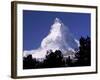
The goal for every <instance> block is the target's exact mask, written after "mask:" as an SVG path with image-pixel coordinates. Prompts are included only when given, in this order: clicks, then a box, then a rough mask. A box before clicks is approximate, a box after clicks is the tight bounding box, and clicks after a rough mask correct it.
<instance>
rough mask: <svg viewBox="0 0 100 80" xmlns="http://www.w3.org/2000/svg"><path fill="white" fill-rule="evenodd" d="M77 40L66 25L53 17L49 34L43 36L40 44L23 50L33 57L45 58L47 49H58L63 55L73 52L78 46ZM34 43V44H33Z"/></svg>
mask: <svg viewBox="0 0 100 80" xmlns="http://www.w3.org/2000/svg"><path fill="white" fill-rule="evenodd" d="M78 42H79V41H78V40H77V39H76V38H74V36H73V35H72V33H71V32H70V31H69V29H68V27H67V26H65V25H64V24H63V22H62V21H61V20H60V19H59V18H55V20H54V23H53V25H52V26H51V29H50V32H49V34H48V35H47V36H46V37H45V38H43V40H42V41H41V45H40V47H39V48H38V49H36V50H31V51H24V55H25V54H27V53H28V54H32V57H33V58H45V55H46V52H47V51H48V50H52V51H55V50H60V51H61V52H62V53H63V54H64V55H67V53H68V55H69V52H70V53H74V49H77V48H78V47H79V43H78ZM33 45H34V44H33Z"/></svg>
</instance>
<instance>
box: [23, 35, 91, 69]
mask: <svg viewBox="0 0 100 80" xmlns="http://www.w3.org/2000/svg"><path fill="white" fill-rule="evenodd" d="M79 42H80V47H79V49H78V50H76V53H75V57H74V58H73V59H72V58H71V57H70V56H68V57H66V58H64V56H63V53H62V52H61V51H60V50H56V51H55V52H53V51H52V50H51V51H50V52H49V53H48V51H47V54H46V56H45V59H44V60H43V61H38V60H37V59H35V58H32V55H28V56H27V57H24V58H23V69H36V68H55V67H74V66H90V65H91V40H90V37H87V38H84V37H81V38H80V40H79Z"/></svg>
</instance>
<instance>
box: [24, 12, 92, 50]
mask: <svg viewBox="0 0 100 80" xmlns="http://www.w3.org/2000/svg"><path fill="white" fill-rule="evenodd" d="M56 17H58V18H60V20H62V22H63V23H64V24H65V25H66V26H67V27H68V28H69V30H70V32H72V34H73V35H74V37H75V38H77V39H79V38H80V37H81V36H84V37H86V36H90V34H91V33H90V27H91V25H90V24H91V23H90V20H91V15H90V14H89V13H68V12H47V11H31V10H23V50H32V49H37V48H38V47H39V46H40V44H41V41H42V39H43V38H44V37H46V36H47V35H48V33H49V31H50V27H51V25H52V24H53V22H54V19H55V18H56Z"/></svg>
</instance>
